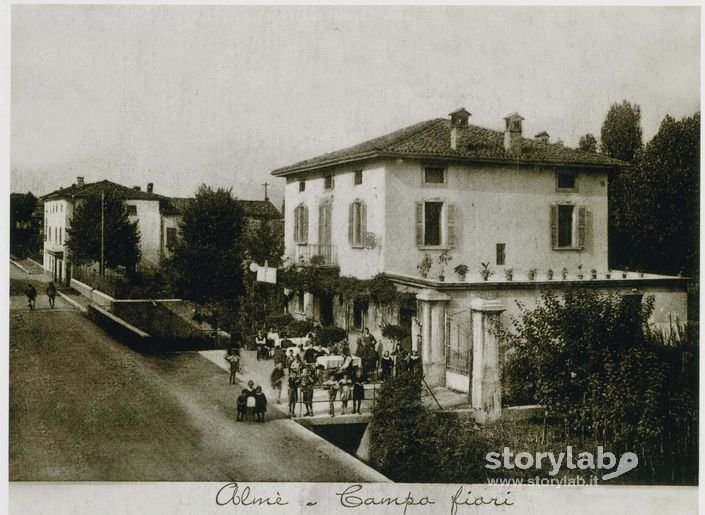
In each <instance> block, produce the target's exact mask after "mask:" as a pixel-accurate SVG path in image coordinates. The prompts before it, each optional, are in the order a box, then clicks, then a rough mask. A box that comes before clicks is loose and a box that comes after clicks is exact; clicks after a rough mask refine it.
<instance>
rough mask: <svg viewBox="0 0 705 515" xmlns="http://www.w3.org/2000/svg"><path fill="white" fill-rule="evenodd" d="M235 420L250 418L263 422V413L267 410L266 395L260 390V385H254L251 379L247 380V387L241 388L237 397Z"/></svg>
mask: <svg viewBox="0 0 705 515" xmlns="http://www.w3.org/2000/svg"><path fill="white" fill-rule="evenodd" d="M236 406H237V420H238V421H244V420H252V419H253V418H254V419H255V420H257V422H264V414H265V413H266V412H267V396H266V395H265V394H264V392H263V391H262V387H261V386H257V387H255V383H254V382H253V381H248V382H247V388H245V389H243V390H242V392H241V393H240V395H239V396H238V398H237V402H236Z"/></svg>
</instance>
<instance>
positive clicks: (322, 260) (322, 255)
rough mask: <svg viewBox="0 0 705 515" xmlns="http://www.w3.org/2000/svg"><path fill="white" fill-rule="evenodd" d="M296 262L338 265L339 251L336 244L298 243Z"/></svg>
mask: <svg viewBox="0 0 705 515" xmlns="http://www.w3.org/2000/svg"><path fill="white" fill-rule="evenodd" d="M295 258H296V263H297V264H301V265H310V266H337V265H338V251H337V248H336V246H335V245H312V244H308V245H297V246H296V255H295Z"/></svg>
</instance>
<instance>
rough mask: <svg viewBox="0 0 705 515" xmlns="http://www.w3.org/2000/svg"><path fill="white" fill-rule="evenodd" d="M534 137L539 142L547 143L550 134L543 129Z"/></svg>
mask: <svg viewBox="0 0 705 515" xmlns="http://www.w3.org/2000/svg"><path fill="white" fill-rule="evenodd" d="M534 138H536V141H538V142H539V143H543V144H544V145H545V144H547V143H548V140H549V138H550V136H549V135H548V132H546V131H543V132H539V133H538V134H537V135H536V136H534Z"/></svg>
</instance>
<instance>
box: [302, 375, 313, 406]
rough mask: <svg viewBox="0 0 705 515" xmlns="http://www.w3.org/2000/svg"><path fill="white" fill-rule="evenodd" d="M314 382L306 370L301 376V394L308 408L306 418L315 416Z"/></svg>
mask: <svg viewBox="0 0 705 515" xmlns="http://www.w3.org/2000/svg"><path fill="white" fill-rule="evenodd" d="M313 382H314V380H313V377H311V374H310V373H309V371H308V368H304V371H303V373H302V374H301V394H302V395H303V398H304V406H306V413H305V414H304V417H312V416H313Z"/></svg>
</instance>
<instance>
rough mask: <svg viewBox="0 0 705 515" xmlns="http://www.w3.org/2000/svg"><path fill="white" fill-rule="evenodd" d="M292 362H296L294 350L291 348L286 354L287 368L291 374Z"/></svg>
mask: <svg viewBox="0 0 705 515" xmlns="http://www.w3.org/2000/svg"><path fill="white" fill-rule="evenodd" d="M292 363H294V351H293V350H292V349H289V353H288V354H287V355H286V368H287V370H288V371H289V375H291V365H292Z"/></svg>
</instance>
